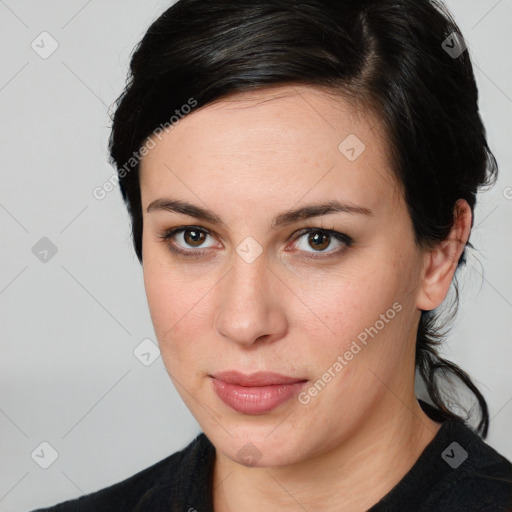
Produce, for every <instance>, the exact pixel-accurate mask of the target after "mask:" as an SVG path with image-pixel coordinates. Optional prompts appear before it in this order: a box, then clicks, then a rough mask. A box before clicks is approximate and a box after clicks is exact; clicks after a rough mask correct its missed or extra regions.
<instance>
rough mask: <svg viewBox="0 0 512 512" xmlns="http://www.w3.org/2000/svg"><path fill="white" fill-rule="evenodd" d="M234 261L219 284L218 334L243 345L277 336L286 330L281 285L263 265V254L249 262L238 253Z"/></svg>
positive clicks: (275, 338)
mask: <svg viewBox="0 0 512 512" xmlns="http://www.w3.org/2000/svg"><path fill="white" fill-rule="evenodd" d="M234 260H235V261H234V264H233V267H232V268H231V270H230V271H229V273H228V275H227V276H226V278H225V279H223V280H222V284H221V289H220V297H219V300H220V306H219V307H218V309H217V315H216V317H215V323H216V329H217V332H218V334H219V335H220V336H222V337H224V338H226V339H229V340H231V341H232V342H234V343H238V344H240V345H243V346H246V347H249V346H251V345H253V344H255V343H256V341H258V340H260V342H261V341H264V340H266V341H267V342H271V341H274V340H277V339H280V338H281V337H283V336H284V335H285V334H286V330H287V319H286V311H285V303H284V301H283V299H285V297H284V288H285V286H284V285H283V283H282V282H281V281H280V280H279V279H278V277H277V276H276V275H275V274H274V273H273V271H271V270H270V268H268V267H267V262H266V259H265V258H264V254H262V255H260V256H259V257H258V258H257V259H256V261H253V262H252V263H247V262H246V261H244V259H242V258H241V257H238V255H237V256H236V258H235V259H234Z"/></svg>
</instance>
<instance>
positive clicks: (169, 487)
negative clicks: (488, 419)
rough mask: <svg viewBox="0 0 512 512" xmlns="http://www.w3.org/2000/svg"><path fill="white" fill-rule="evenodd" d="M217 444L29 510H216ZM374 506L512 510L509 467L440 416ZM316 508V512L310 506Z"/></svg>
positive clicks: (421, 511)
mask: <svg viewBox="0 0 512 512" xmlns="http://www.w3.org/2000/svg"><path fill="white" fill-rule="evenodd" d="M214 460H215V448H214V447H213V445H212V444H211V442H210V441H209V439H208V438H207V437H206V435H205V434H204V433H201V434H199V435H198V436H197V437H196V439H194V441H192V442H191V443H190V444H189V445H188V446H187V447H186V448H184V449H183V450H181V451H179V452H176V453H174V454H173V455H170V456H169V457H167V458H165V459H163V460H161V461H160V462H158V463H156V464H154V465H153V466H151V467H149V468H146V469H145V470H143V471H140V472H139V473H137V474H135V475H133V476H132V477H130V478H128V479H126V480H123V481H122V482H119V483H117V484H115V485H112V486H110V487H107V488H105V489H101V490H99V491H96V492H94V493H92V494H88V495H87V496H82V497H80V498H78V499H76V500H71V501H66V502H64V503H61V504H59V505H55V506H54V507H50V508H45V509H39V510H37V511H34V512H86V511H87V512H93V511H106V512H117V511H118V512H159V511H165V512H195V511H197V512H214V511H213V505H212V486H211V481H212V471H213V463H214ZM370 511H371V512H427V511H428V512H434V511H435V512H459V511H460V512H510V511H512V465H511V464H510V462H509V461H508V460H507V459H505V458H504V457H502V456H501V455H500V454H498V453H497V452H496V451H495V450H494V449H492V448H491V447H490V446H488V445H487V444H486V443H484V442H483V441H482V440H481V439H480V437H479V436H477V435H476V434H475V433H473V431H471V430H470V429H469V428H468V427H466V426H465V425H464V424H463V423H462V422H458V421H452V420H449V421H445V422H444V423H443V425H442V426H441V428H440V429H439V431H438V433H437V435H436V436H435V438H434V439H433V440H432V441H431V443H430V444H429V445H428V446H427V447H426V448H425V450H424V451H423V453H422V454H421V455H420V457H419V458H418V460H417V461H416V463H415V464H414V465H413V467H412V468H411V469H410V470H409V472H408V473H407V474H406V475H405V476H404V477H403V478H402V480H401V481H400V482H399V483H398V484H397V485H396V486H395V487H394V488H393V489H392V490H391V491H390V492H389V493H388V494H386V496H384V497H383V498H382V499H381V500H380V501H379V502H378V503H377V504H375V505H374V506H373V507H372V508H371V509H370ZM311 512H313V511H311Z"/></svg>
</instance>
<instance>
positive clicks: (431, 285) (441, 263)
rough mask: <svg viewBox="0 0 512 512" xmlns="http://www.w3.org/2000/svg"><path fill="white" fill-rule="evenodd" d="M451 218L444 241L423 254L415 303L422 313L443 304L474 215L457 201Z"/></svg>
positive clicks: (461, 200)
mask: <svg viewBox="0 0 512 512" xmlns="http://www.w3.org/2000/svg"><path fill="white" fill-rule="evenodd" d="M454 217H455V218H454V223H453V227H452V229H451V231H450V233H449V235H448V237H447V238H446V240H443V241H442V242H439V243H438V244H437V245H436V246H435V247H434V248H432V249H430V250H428V251H426V252H425V260H424V266H423V274H422V278H421V282H420V291H419V294H418V297H417V301H416V307H417V308H418V309H420V310H422V311H431V310H432V309H435V308H437V307H438V306H439V305H440V304H441V303H442V302H443V300H444V298H445V297H446V295H447V293H448V290H449V289H450V284H451V282H452V280H453V276H454V274H455V271H456V270H457V265H458V263H459V259H460V257H461V255H462V253H463V251H464V248H465V247H466V243H467V241H468V239H469V235H470V232H471V225H472V217H473V215H472V212H471V208H470V206H469V204H468V203H467V201H465V200H464V199H459V200H458V201H457V202H456V203H455V208H454Z"/></svg>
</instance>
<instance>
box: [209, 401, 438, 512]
mask: <svg viewBox="0 0 512 512" xmlns="http://www.w3.org/2000/svg"><path fill="white" fill-rule="evenodd" d="M405 405H406V407H404V403H403V402H401V401H399V400H398V399H397V397H395V396H394V395H392V394H391V393H387V395H386V397H385V399H384V400H382V402H381V403H380V405H379V406H378V407H377V408H376V409H375V411H374V412H373V413H372V415H371V416H370V417H369V418H367V419H365V421H364V424H363V425H360V426H359V427H358V428H357V430H356V431H355V432H354V433H353V434H351V435H350V436H349V439H347V440H346V441H344V442H343V443H341V444H340V445H339V446H337V447H336V448H335V449H333V450H330V451H328V452H326V453H322V454H321V455H319V456H317V457H315V458H311V459H308V460H304V461H301V462H300V463H297V464H294V465H292V466H286V467H264V468H259V467H245V466H242V465H240V464H238V463H236V462H234V461H232V460H231V459H229V458H227V457H225V456H223V455H222V454H219V452H218V451H217V455H216V459H215V464H214V472H213V488H214V491H213V504H214V510H215V512H230V511H235V510H244V511H245V512H256V511H260V510H280V511H282V512H286V511H288V510H289V511H296V510H298V509H300V506H302V507H303V508H304V509H305V510H315V511H318V512H324V511H331V510H343V511H344V512H361V511H364V510H367V509H368V508H370V507H371V506H373V505H374V504H375V503H376V502H377V501H379V499H381V498H382V497H383V496H385V495H386V494H387V493H388V492H389V491H390V490H391V489H392V488H393V487H394V486H395V485H396V484H397V483H398V482H399V481H400V480H401V479H402V478H403V477H404V475H405V474H406V473H407V471H408V470H409V469H410V468H411V467H412V466H413V465H414V463H415V462H416V460H417V459H418V457H419V456H420V454H421V452H422V451H423V450H424V448H425V447H426V446H427V445H428V443H430V441H432V439H433V438H434V436H435V435H436V433H437V431H438V430H439V427H440V424H439V423H435V422H434V421H432V420H431V419H430V418H429V417H428V416H427V415H426V414H425V413H424V412H423V410H422V409H421V407H420V405H419V404H418V402H417V400H416V399H415V397H414V396H413V397H411V398H410V400H409V403H408V404H405Z"/></svg>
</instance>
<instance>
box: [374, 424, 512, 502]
mask: <svg viewBox="0 0 512 512" xmlns="http://www.w3.org/2000/svg"><path fill="white" fill-rule="evenodd" d="M370 510H371V511H372V512H388V511H393V512H399V511H400V512H402V511H403V512H410V510H415V511H417V512H434V511H435V512H452V511H454V510H461V511H462V510H463V511H465V512H511V511H512V465H511V464H510V462H509V461H508V460H507V459H506V458H505V457H503V456H502V455H500V454H499V453H498V452H497V451H496V450H494V449H493V448H492V447H491V446H489V445H488V444H487V443H485V442H484V441H483V440H482V439H481V438H480V437H479V436H478V435H477V434H475V433H474V432H473V431H472V430H471V429H470V428H468V427H467V426H466V425H465V424H464V423H462V422H460V421H446V422H445V423H443V425H442V427H441V428H440V429H439V431H438V433H437V434H436V436H435V437H434V439H433V440H432V441H431V442H430V443H429V445H428V446H427V447H426V448H425V450H424V451H423V453H422V454H421V455H420V457H419V458H418V460H417V461H416V463H415V464H414V465H413V467H412V468H411V469H410V470H409V472H408V473H407V474H406V475H405V476H404V478H403V479H402V480H401V481H400V482H399V483H398V484H397V485H396V486H395V487H394V488H393V489H392V490H391V491H390V492H389V493H388V494H387V495H386V496H385V497H384V498H383V499H382V500H380V501H379V502H378V503H377V504H376V505H375V506H374V507H372V508H371V509H370Z"/></svg>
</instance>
